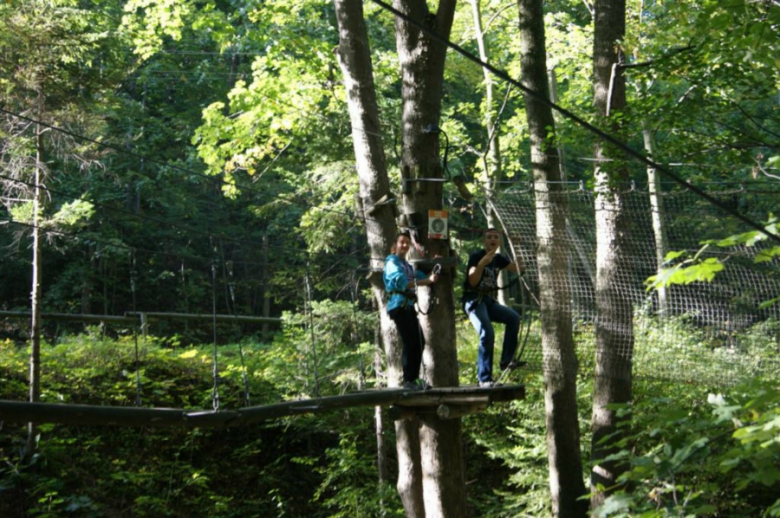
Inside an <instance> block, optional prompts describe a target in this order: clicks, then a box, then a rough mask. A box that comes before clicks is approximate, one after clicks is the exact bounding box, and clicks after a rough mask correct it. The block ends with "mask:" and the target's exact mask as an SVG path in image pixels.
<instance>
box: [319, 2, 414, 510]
mask: <svg viewBox="0 0 780 518" xmlns="http://www.w3.org/2000/svg"><path fill="white" fill-rule="evenodd" d="M334 4H335V8H336V19H337V22H338V27H339V49H338V58H339V65H340V67H341V72H342V74H343V76H344V86H345V88H346V91H347V104H348V107H349V116H350V121H351V123H352V139H353V144H354V149H355V161H356V165H357V171H358V178H359V181H360V193H359V196H360V205H361V207H362V208H363V213H364V215H365V225H366V235H367V237H368V244H369V249H370V253H371V261H370V269H371V277H370V280H371V287H372V290H373V294H374V299H375V300H376V302H377V307H378V309H379V317H380V329H381V336H382V341H383V343H384V346H385V353H386V357H387V371H388V375H387V382H388V386H390V387H397V386H399V385H400V379H401V348H400V347H399V337H398V335H397V333H396V330H395V325H394V324H393V322H392V320H390V317H389V316H388V315H387V312H386V311H385V302H384V285H383V282H382V276H381V271H382V266H383V264H382V262H383V258H384V256H385V255H386V254H387V253H388V252H389V250H390V246H391V244H392V243H393V240H394V239H395V233H396V231H395V214H394V211H393V207H392V205H391V204H387V203H385V204H378V202H380V200H382V199H384V200H388V199H390V198H392V197H393V195H392V193H391V192H390V181H389V179H388V176H387V166H386V162H385V154H384V148H383V146H382V138H381V128H380V125H379V109H378V107H377V102H376V91H375V87H374V74H373V66H372V63H371V54H370V50H369V47H368V35H367V31H366V27H365V21H364V19H363V4H362V2H361V1H360V0H334ZM395 426H396V448H397V453H398V482H397V489H398V493H399V495H400V497H401V501H402V502H403V505H404V509H405V511H406V516H408V517H423V516H425V512H424V507H423V493H422V477H421V471H420V449H419V436H418V423H417V422H416V420H409V419H403V420H399V421H396V424H395Z"/></svg>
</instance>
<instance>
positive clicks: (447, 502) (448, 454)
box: [393, 0, 466, 518]
mask: <svg viewBox="0 0 780 518" xmlns="http://www.w3.org/2000/svg"><path fill="white" fill-rule="evenodd" d="M393 5H394V7H395V8H396V9H397V10H398V11H400V12H402V13H404V14H405V15H407V16H408V17H410V18H412V19H414V20H418V21H420V22H421V23H424V24H425V25H426V26H428V27H430V28H431V29H432V30H434V31H436V32H437V34H438V35H439V36H441V37H443V38H445V39H447V38H449V34H450V29H451V27H452V20H453V16H454V14H455V0H441V1H440V2H439V5H438V10H437V12H436V13H431V12H429V11H428V6H427V4H426V2H425V1H424V0H395V1H394V2H393ZM395 29H396V46H397V49H398V58H399V61H400V64H401V79H402V82H401V84H402V90H401V96H402V99H403V111H402V121H401V123H402V139H403V151H402V154H401V176H402V180H403V182H404V189H403V192H404V197H403V209H404V213H405V214H406V215H408V219H409V220H410V221H409V224H410V227H412V228H411V230H412V233H413V238H414V240H415V241H416V242H417V243H419V244H420V246H421V247H422V250H423V251H424V252H425V253H426V255H427V256H428V257H434V256H436V255H441V256H442V257H448V256H449V243H448V241H446V240H430V241H429V240H428V238H427V231H426V229H427V215H428V210H430V209H441V208H442V184H441V182H439V181H429V180H426V179H430V178H434V179H442V178H443V170H442V165H441V159H440V156H439V154H440V153H439V137H440V136H439V134H438V133H437V132H436V128H438V127H439V125H440V117H441V99H442V84H443V81H444V61H445V57H446V51H447V48H446V46H444V45H443V44H442V43H439V42H437V41H436V40H434V39H433V38H431V37H430V36H428V35H427V34H426V33H424V32H422V31H421V30H419V29H418V28H417V27H415V26H413V25H412V24H410V23H408V22H406V21H405V20H403V19H402V18H400V17H397V18H396V21H395ZM432 130H433V131H432ZM453 279H454V276H453V275H452V273H451V272H450V271H449V270H447V269H445V270H444V271H443V272H442V275H441V277H440V278H439V281H438V282H437V283H436V284H435V285H434V286H433V287H432V288H424V289H421V290H420V293H419V306H420V308H422V309H423V310H424V311H423V312H424V313H425V312H427V314H421V315H420V325H421V327H422V330H423V334H424V335H425V340H426V347H425V351H424V352H423V362H424V367H425V377H426V378H427V380H428V382H429V383H431V384H432V385H433V386H434V387H452V386H457V385H458V363H457V350H456V344H455V300H454V296H453V289H452V287H453ZM433 298H435V299H436V303H435V304H433V300H432V299H433ZM420 422H421V426H420V453H421V457H422V477H423V495H424V501H425V515H426V516H428V517H438V516H442V517H448V518H451V517H457V516H462V515H463V514H464V513H465V503H466V499H465V481H464V474H463V456H462V455H463V453H462V445H461V423H460V419H448V420H442V419H440V418H439V417H437V416H425V417H422V418H420Z"/></svg>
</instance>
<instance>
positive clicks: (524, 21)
mask: <svg viewBox="0 0 780 518" xmlns="http://www.w3.org/2000/svg"><path fill="white" fill-rule="evenodd" d="M518 7H519V20H520V23H519V28H520V37H521V40H522V46H521V58H520V59H521V61H520V65H521V81H522V83H523V86H525V87H527V88H529V89H530V90H533V91H535V92H537V93H538V94H540V95H541V96H543V98H545V99H549V91H548V84H549V83H548V79H547V66H546V56H545V38H544V17H543V12H542V0H518ZM525 107H526V115H527V120H528V127H529V134H530V138H531V162H532V167H533V175H534V192H535V197H536V236H537V239H538V243H539V246H538V250H537V261H538V267H539V295H540V302H541V319H542V349H543V357H544V380H545V407H546V425H547V459H548V462H549V472H550V492H551V497H552V511H553V515H554V516H558V517H583V516H587V502H586V501H583V500H580V498H581V497H582V496H583V495H585V493H586V492H585V482H584V478H583V470H582V458H581V455H580V436H579V421H578V414H577V397H576V396H577V391H576V387H577V357H576V354H575V351H574V340H573V337H572V326H571V303H570V300H571V292H570V285H569V275H568V271H567V267H568V265H567V245H566V238H567V232H566V218H567V206H566V197H565V192H564V189H562V188H561V184H560V183H559V182H560V180H561V167H560V160H559V154H558V152H557V150H556V148H555V146H554V144H553V143H554V142H555V120H554V118H553V113H552V109H551V108H550V107H549V106H548V105H546V104H545V103H543V102H542V101H540V100H539V99H537V98H536V97H534V96H531V95H526V96H525Z"/></svg>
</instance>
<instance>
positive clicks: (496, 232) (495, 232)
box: [482, 227, 501, 236]
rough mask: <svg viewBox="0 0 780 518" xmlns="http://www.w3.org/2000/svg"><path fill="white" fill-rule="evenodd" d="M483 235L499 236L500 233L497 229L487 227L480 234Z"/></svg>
mask: <svg viewBox="0 0 780 518" xmlns="http://www.w3.org/2000/svg"><path fill="white" fill-rule="evenodd" d="M485 234H498V235H501V232H499V231H498V229H497V228H495V227H488V228H486V229H485V231H484V232H482V235H483V236H484V235H485Z"/></svg>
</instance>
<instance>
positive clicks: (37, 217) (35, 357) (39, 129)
mask: <svg viewBox="0 0 780 518" xmlns="http://www.w3.org/2000/svg"><path fill="white" fill-rule="evenodd" d="M38 103H39V104H38V120H42V118H43V88H42V87H41V88H40V89H39V91H38ZM43 161H44V149H43V126H42V125H40V124H37V125H36V126H35V191H34V194H33V230H32V232H33V235H32V237H33V252H32V253H33V259H32V292H31V293H30V312H31V314H32V322H31V323H30V391H29V398H28V399H29V401H30V403H37V402H38V401H40V399H41V275H42V273H43V272H42V268H43V261H42V258H41V248H42V240H41V219H42V218H41V204H42V202H43V189H42V188H41V186H42V184H43V181H44V162H43ZM37 435H38V427H37V426H36V425H35V423H28V424H27V447H26V456H28V457H30V456H32V453H33V451H35V445H36V441H35V438H36V436H37Z"/></svg>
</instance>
